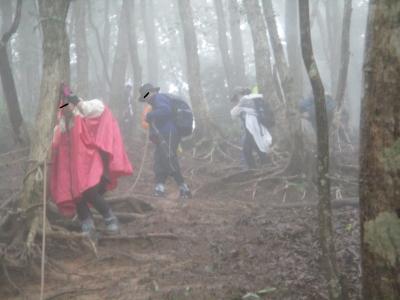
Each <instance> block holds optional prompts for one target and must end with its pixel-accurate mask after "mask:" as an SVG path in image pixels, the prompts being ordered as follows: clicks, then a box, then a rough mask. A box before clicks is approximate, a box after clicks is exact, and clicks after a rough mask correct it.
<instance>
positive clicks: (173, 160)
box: [168, 133, 185, 186]
mask: <svg viewBox="0 0 400 300" xmlns="http://www.w3.org/2000/svg"><path fill="white" fill-rule="evenodd" d="M180 141H181V138H180V137H179V136H178V134H176V133H174V134H170V136H169V139H168V144H169V147H168V148H169V155H168V159H169V162H168V163H169V168H170V173H171V175H172V177H173V178H174V179H175V182H176V183H177V184H178V185H179V186H181V185H182V184H183V183H184V181H185V180H184V179H183V176H182V172H181V167H180V165H179V160H178V153H177V151H178V147H179V143H180Z"/></svg>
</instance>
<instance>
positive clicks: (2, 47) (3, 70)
mask: <svg viewBox="0 0 400 300" xmlns="http://www.w3.org/2000/svg"><path fill="white" fill-rule="evenodd" d="M21 8H22V0H18V2H17V9H16V13H15V17H14V20H13V22H12V24H11V27H10V28H9V30H8V31H7V32H5V33H4V34H3V36H2V38H1V41H0V76H1V83H2V85H3V93H4V99H5V101H6V104H7V109H8V116H9V118H10V122H11V127H12V130H13V137H14V140H15V142H16V143H18V144H20V145H28V144H29V135H28V132H27V129H26V127H25V123H24V120H23V118H22V114H21V109H20V107H19V103H18V95H17V89H16V87H15V81H14V76H13V72H12V69H11V64H10V60H9V57H8V51H7V45H8V41H9V40H10V38H11V36H12V35H13V34H14V33H15V32H16V31H17V28H18V25H19V22H20V20H21ZM9 13H10V12H9ZM3 17H4V15H3Z"/></svg>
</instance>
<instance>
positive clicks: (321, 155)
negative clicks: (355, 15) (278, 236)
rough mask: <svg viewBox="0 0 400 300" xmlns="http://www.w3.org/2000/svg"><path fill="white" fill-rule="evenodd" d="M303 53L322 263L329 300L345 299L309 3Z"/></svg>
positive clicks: (304, 10)
mask: <svg viewBox="0 0 400 300" xmlns="http://www.w3.org/2000/svg"><path fill="white" fill-rule="evenodd" d="M299 10H300V28H301V49H302V53H303V60H304V64H305V66H306V69H307V72H308V76H309V79H310V83H311V86H312V90H313V94H314V101H315V115H316V121H317V151H318V167H317V170H318V182H317V187H318V194H319V205H318V217H319V232H320V244H321V248H322V260H323V265H324V270H325V276H326V281H327V283H328V293H329V299H343V295H342V288H341V285H340V280H339V275H338V271H337V264H336V253H335V244H334V234H333V228H332V209H331V202H330V179H329V176H328V175H329V134H328V118H327V113H326V103H325V92H324V86H323V84H322V81H321V77H320V75H319V71H318V67H317V64H316V62H315V60H314V53H313V48H312V42H311V30H310V15H309V2H308V0H299Z"/></svg>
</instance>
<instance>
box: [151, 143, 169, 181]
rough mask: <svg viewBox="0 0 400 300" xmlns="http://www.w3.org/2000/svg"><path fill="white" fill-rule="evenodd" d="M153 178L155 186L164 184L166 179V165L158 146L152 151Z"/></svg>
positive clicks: (163, 155)
mask: <svg viewBox="0 0 400 300" xmlns="http://www.w3.org/2000/svg"><path fill="white" fill-rule="evenodd" d="M153 170H154V176H155V183H156V184H165V181H166V180H167V177H168V164H167V162H166V158H165V154H164V153H163V150H162V148H161V146H160V145H156V149H155V150H154V167H153Z"/></svg>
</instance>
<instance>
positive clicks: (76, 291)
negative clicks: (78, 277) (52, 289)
mask: <svg viewBox="0 0 400 300" xmlns="http://www.w3.org/2000/svg"><path fill="white" fill-rule="evenodd" d="M104 289H105V287H96V288H82V287H79V288H72V289H65V290H63V291H59V292H56V293H54V294H52V295H50V296H47V297H46V298H45V300H54V299H57V298H60V297H63V299H65V297H67V296H66V295H68V298H69V299H72V298H71V297H73V295H83V294H87V293H92V292H98V291H102V290H104Z"/></svg>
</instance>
